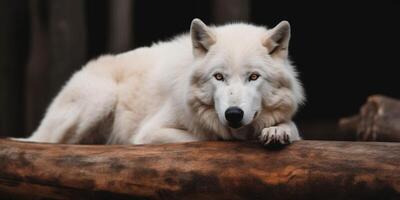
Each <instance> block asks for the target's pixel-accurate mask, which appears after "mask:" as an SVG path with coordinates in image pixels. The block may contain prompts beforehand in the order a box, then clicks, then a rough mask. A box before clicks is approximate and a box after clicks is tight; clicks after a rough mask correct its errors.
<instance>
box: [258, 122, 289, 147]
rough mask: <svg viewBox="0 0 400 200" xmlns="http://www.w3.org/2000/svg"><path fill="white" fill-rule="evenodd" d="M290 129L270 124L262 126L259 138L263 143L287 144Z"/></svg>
mask: <svg viewBox="0 0 400 200" xmlns="http://www.w3.org/2000/svg"><path fill="white" fill-rule="evenodd" d="M291 137H292V135H291V129H290V128H288V127H282V126H271V127H268V128H264V129H263V130H262V132H261V135H260V137H259V140H260V142H261V143H262V144H264V145H270V144H289V143H291V141H292V138H291Z"/></svg>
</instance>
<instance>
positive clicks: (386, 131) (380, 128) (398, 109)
mask: <svg viewBox="0 0 400 200" xmlns="http://www.w3.org/2000/svg"><path fill="white" fill-rule="evenodd" d="M339 127H340V128H341V129H342V130H345V131H346V130H347V131H349V132H357V140H362V141H385V142H400V101H399V100H396V99H393V98H390V97H386V96H382V95H373V96H370V97H369V98H368V100H367V102H366V103H365V104H364V105H363V106H362V107H361V109H360V113H359V114H358V115H354V116H351V117H346V118H342V119H341V120H340V121H339Z"/></svg>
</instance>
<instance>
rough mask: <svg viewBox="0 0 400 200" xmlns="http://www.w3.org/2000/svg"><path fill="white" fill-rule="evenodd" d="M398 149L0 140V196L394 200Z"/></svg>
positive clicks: (399, 181) (399, 190)
mask: <svg viewBox="0 0 400 200" xmlns="http://www.w3.org/2000/svg"><path fill="white" fill-rule="evenodd" d="M398 152H400V144H398V143H374V142H331V141H298V142H295V143H294V144H291V145H289V146H287V147H286V148H283V149H267V148H264V147H263V146H261V145H260V144H258V143H251V142H247V143H245V142H198V143H186V144H167V145H138V146H133V145H125V146H123V145H115V146H103V145H98V146H95V145H92V146H90V145H61V144H60V145H54V144H34V143H22V142H14V141H9V140H0V169H1V170H0V196H2V197H4V198H9V199H11V198H12V199H15V198H27V197H29V198H51V199H89V198H90V199H132V198H138V199H277V200H279V199H299V200H301V199H400V167H399V163H400V154H399V153H398Z"/></svg>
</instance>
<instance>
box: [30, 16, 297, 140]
mask: <svg viewBox="0 0 400 200" xmlns="http://www.w3.org/2000/svg"><path fill="white" fill-rule="evenodd" d="M289 38H290V26H289V23H288V22H286V21H283V22H281V23H279V24H278V25H277V26H276V27H274V28H272V29H267V28H265V27H261V26H255V25H250V24H244V23H237V24H227V25H223V26H217V27H215V26H207V25H205V24H204V23H203V22H202V21H201V20H199V19H194V20H193V21H192V24H191V28H190V33H188V34H183V35H180V36H177V37H175V38H173V39H172V40H170V41H166V42H158V43H156V44H153V45H151V46H150V47H142V48H138V49H135V50H132V51H129V52H126V53H122V54H118V55H106V56H101V57H99V58H98V59H96V60H93V61H90V62H89V63H88V64H86V65H85V66H84V67H83V68H82V69H81V70H80V71H78V72H76V73H75V74H74V75H73V76H72V78H71V79H70V80H69V81H68V82H67V83H66V85H65V86H64V87H63V88H62V90H61V92H60V93H59V94H58V95H57V96H56V97H55V99H54V100H53V102H52V103H51V105H50V106H49V108H48V110H47V112H46V114H45V117H44V118H43V120H42V121H41V124H40V126H39V127H38V128H37V130H36V131H35V132H34V133H33V134H32V136H31V137H29V138H26V139H23V140H27V141H34V142H49V143H104V144H155V143H175V142H190V141H200V140H220V139H221V140H231V139H239V140H244V139H254V138H257V139H259V140H260V142H262V143H263V144H270V143H282V144H285V143H290V142H292V141H295V140H299V139H300V136H299V133H298V131H297V128H296V126H295V124H294V123H293V122H292V120H291V119H292V117H293V115H294V114H295V112H296V110H297V107H298V105H299V104H301V103H302V102H303V100H304V95H303V89H302V86H301V84H300V83H299V81H298V79H297V75H296V71H295V69H294V66H293V65H292V64H291V62H290V61H289V59H288V46H289Z"/></svg>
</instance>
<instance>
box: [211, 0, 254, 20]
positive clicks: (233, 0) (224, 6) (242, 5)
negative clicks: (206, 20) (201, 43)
mask: <svg viewBox="0 0 400 200" xmlns="http://www.w3.org/2000/svg"><path fill="white" fill-rule="evenodd" d="M213 3H214V4H213V15H214V20H215V23H217V24H223V23H226V22H234V21H245V22H246V21H248V20H249V18H250V1H249V0H215V1H213Z"/></svg>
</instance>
